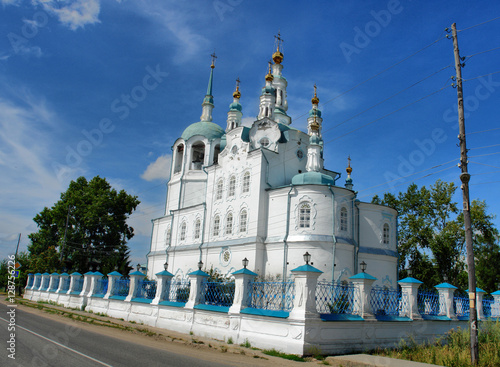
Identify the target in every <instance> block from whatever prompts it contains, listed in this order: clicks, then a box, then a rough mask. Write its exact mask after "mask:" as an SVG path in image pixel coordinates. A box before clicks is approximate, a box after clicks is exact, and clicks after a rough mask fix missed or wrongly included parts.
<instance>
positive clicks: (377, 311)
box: [370, 287, 408, 316]
mask: <svg viewBox="0 0 500 367" xmlns="http://www.w3.org/2000/svg"><path fill="white" fill-rule="evenodd" d="M370 305H371V307H372V310H373V314H374V315H377V316H408V297H407V295H406V294H402V293H401V291H400V290H398V289H393V288H386V287H373V288H372V290H371V292H370Z"/></svg>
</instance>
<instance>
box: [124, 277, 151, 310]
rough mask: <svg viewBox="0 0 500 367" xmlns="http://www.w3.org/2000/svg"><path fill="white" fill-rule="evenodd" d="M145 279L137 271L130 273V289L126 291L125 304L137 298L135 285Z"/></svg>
mask: <svg viewBox="0 0 500 367" xmlns="http://www.w3.org/2000/svg"><path fill="white" fill-rule="evenodd" d="M145 277H146V274H144V273H141V272H140V271H137V270H136V271H134V272H133V273H130V288H129V289H128V296H127V298H125V302H130V301H131V300H132V299H134V298H135V297H136V296H137V285H138V284H139V280H142V279H144V278H145Z"/></svg>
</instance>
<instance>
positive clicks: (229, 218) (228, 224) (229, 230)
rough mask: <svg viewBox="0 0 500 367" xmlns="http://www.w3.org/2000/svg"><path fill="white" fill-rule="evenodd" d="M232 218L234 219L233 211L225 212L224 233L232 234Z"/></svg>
mask: <svg viewBox="0 0 500 367" xmlns="http://www.w3.org/2000/svg"><path fill="white" fill-rule="evenodd" d="M233 220H234V216H233V212H229V213H227V216H226V225H225V228H224V234H225V235H232V234H233Z"/></svg>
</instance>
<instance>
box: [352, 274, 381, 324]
mask: <svg viewBox="0 0 500 367" xmlns="http://www.w3.org/2000/svg"><path fill="white" fill-rule="evenodd" d="M349 280H351V281H352V283H353V284H354V286H355V287H356V289H358V294H359V296H360V297H361V300H360V302H359V304H358V309H355V310H354V313H358V314H359V316H361V317H362V318H363V319H364V320H376V318H375V316H374V315H373V312H372V308H371V304H370V298H371V290H372V285H373V282H374V281H376V280H377V278H375V277H374V276H371V275H370V274H368V273H365V272H362V273H358V274H356V275H353V276H352V277H350V278H349ZM356 311H357V312H356Z"/></svg>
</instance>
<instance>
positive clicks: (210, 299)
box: [200, 281, 234, 307]
mask: <svg viewBox="0 0 500 367" xmlns="http://www.w3.org/2000/svg"><path fill="white" fill-rule="evenodd" d="M201 287H202V293H201V294H202V297H201V302H200V303H201V304H204V305H212V306H223V307H230V306H231V305H232V304H233V300H234V282H208V281H204V282H202V285H201Z"/></svg>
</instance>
